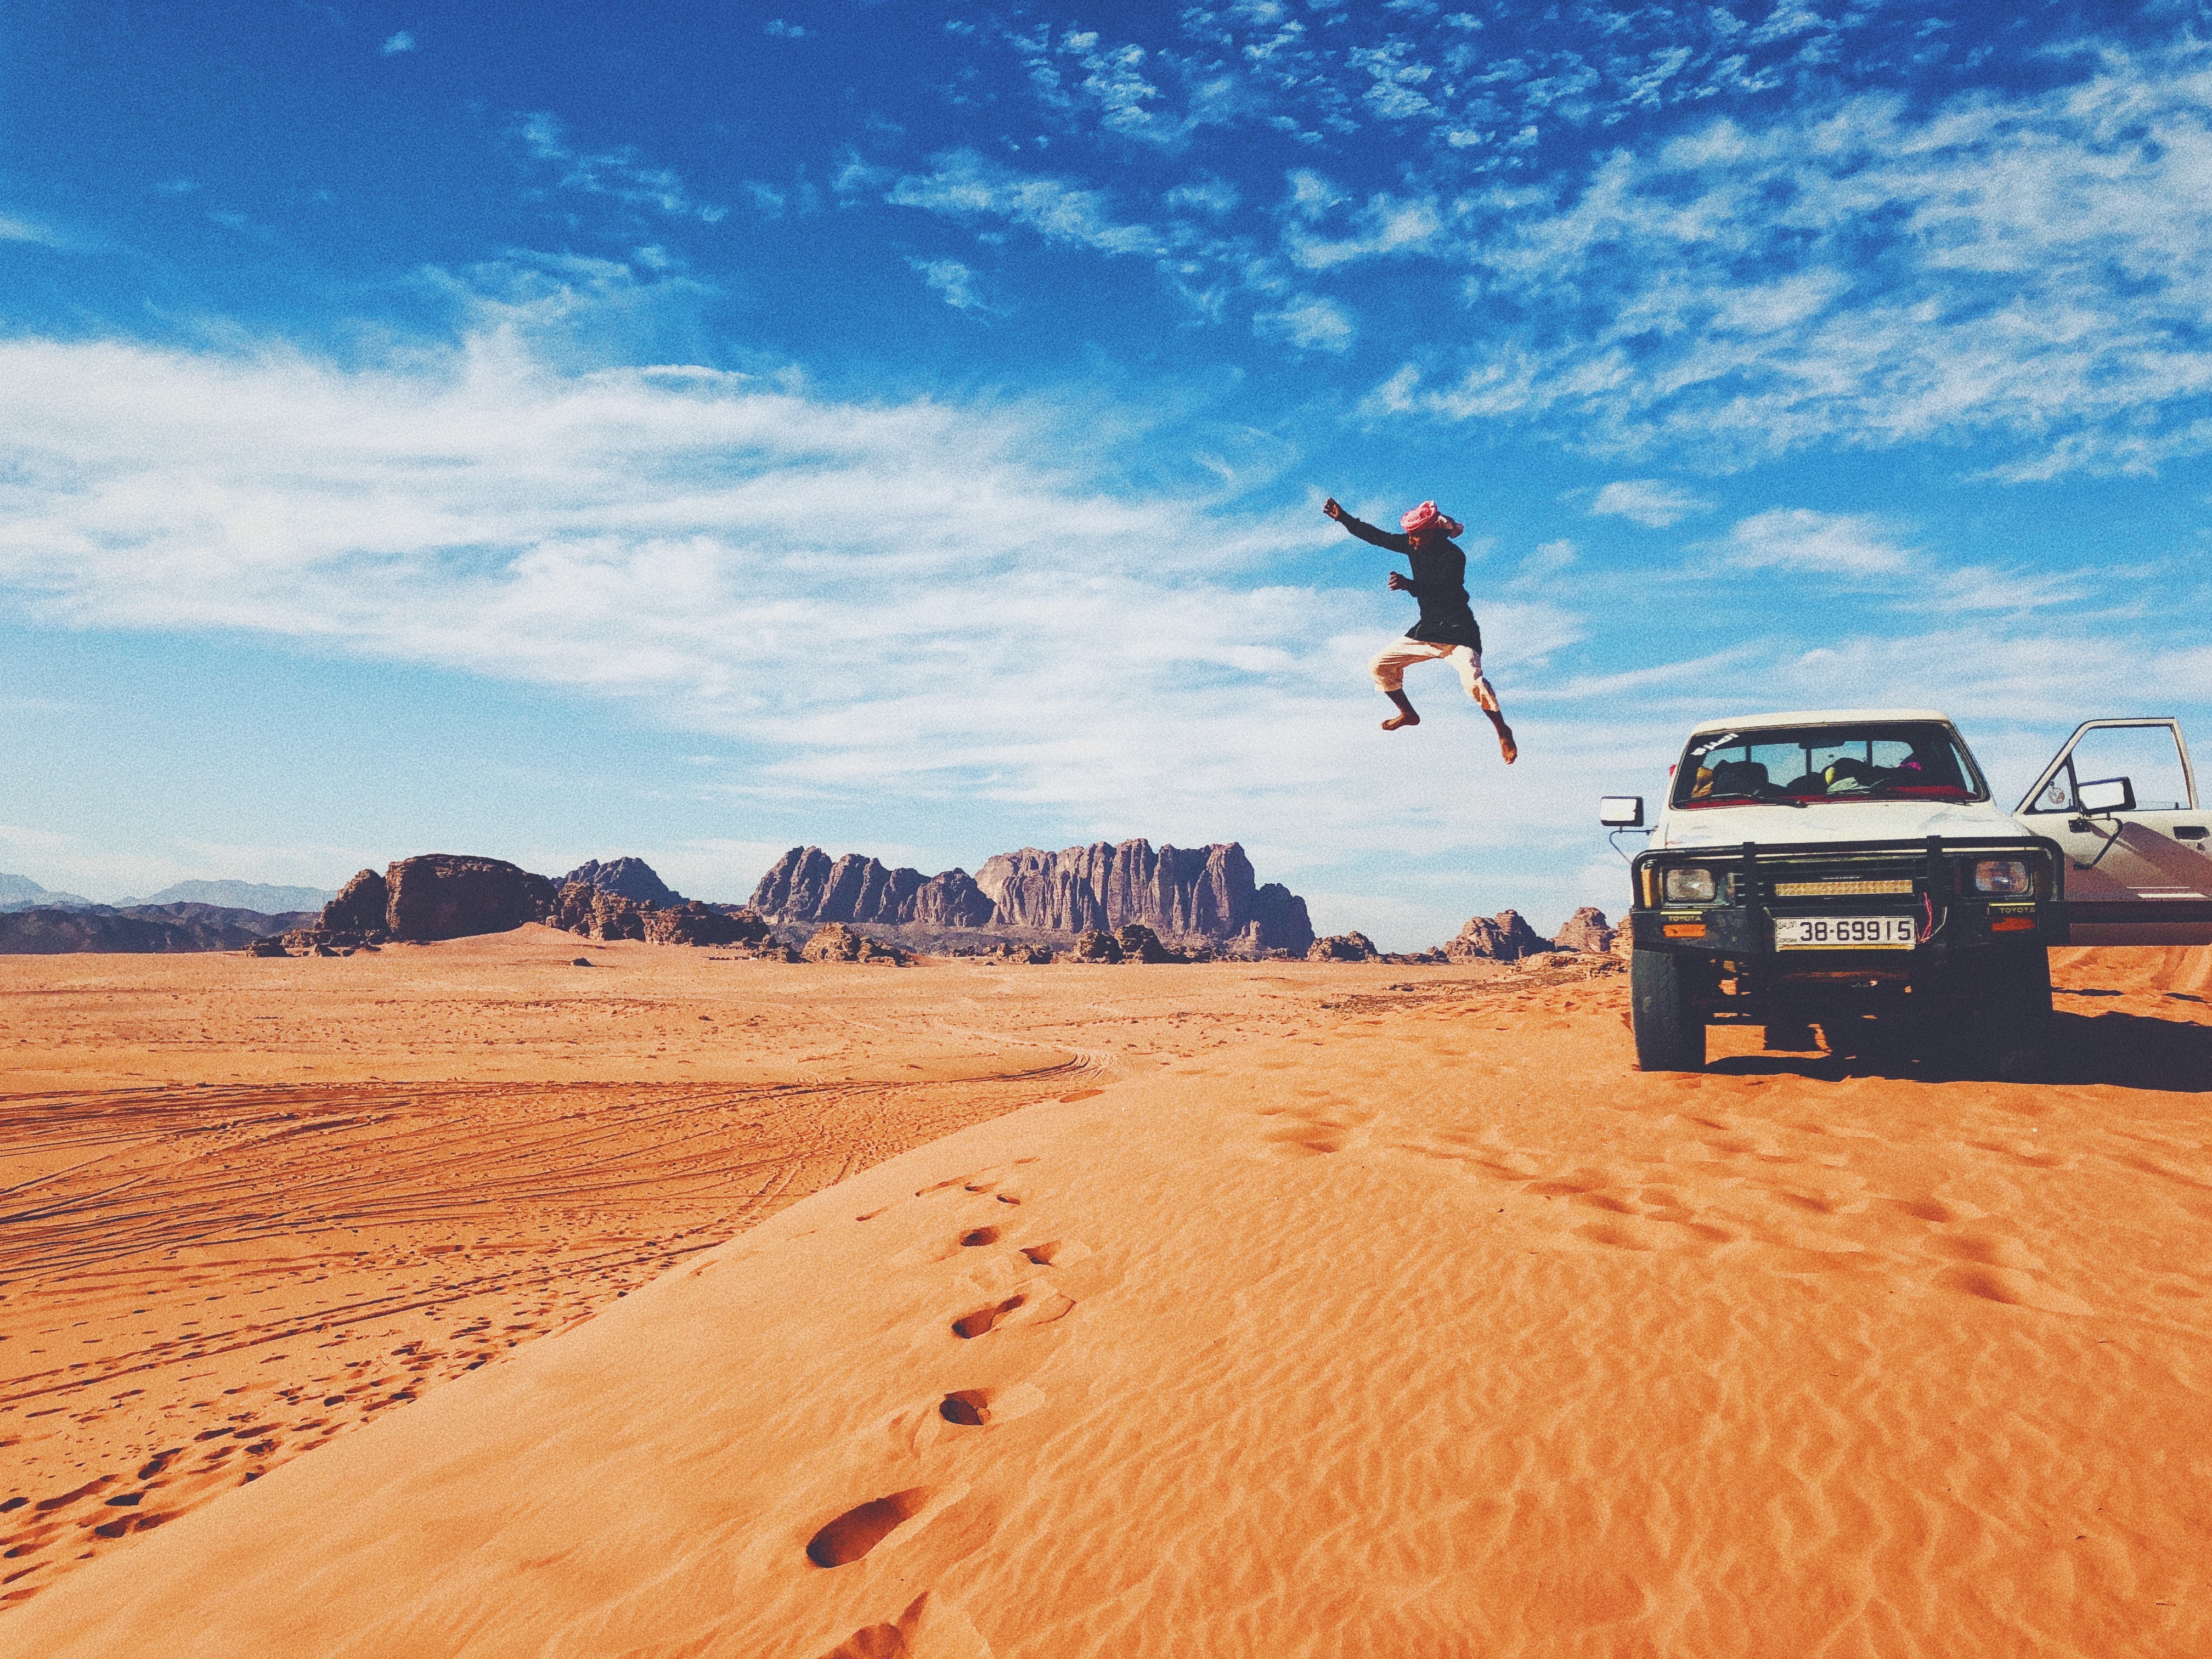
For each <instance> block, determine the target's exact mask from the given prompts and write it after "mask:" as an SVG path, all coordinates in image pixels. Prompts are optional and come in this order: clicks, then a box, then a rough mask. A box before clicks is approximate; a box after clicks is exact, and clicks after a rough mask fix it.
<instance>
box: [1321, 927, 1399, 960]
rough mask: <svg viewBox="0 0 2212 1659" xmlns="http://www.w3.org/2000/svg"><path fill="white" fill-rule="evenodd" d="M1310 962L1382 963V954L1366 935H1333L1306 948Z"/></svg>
mask: <svg viewBox="0 0 2212 1659" xmlns="http://www.w3.org/2000/svg"><path fill="white" fill-rule="evenodd" d="M1306 960H1307V961H1308V962H1380V961H1382V960H1383V953H1382V952H1381V951H1378V950H1376V948H1375V941H1374V940H1372V939H1369V938H1368V937H1367V935H1366V934H1364V933H1331V934H1330V935H1329V936H1328V938H1327V939H1316V940H1315V941H1314V942H1313V943H1312V944H1311V945H1308V946H1307V947H1306Z"/></svg>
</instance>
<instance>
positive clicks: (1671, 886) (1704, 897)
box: [1667, 865, 1713, 904]
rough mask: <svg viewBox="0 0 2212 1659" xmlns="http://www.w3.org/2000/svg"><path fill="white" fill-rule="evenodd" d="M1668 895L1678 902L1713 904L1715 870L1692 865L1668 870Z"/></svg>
mask: <svg viewBox="0 0 2212 1659" xmlns="http://www.w3.org/2000/svg"><path fill="white" fill-rule="evenodd" d="M1667 897H1668V900H1669V901H1670V902H1674V903H1676V904H1711V902H1713V872H1711V871H1710V870H1700V869H1699V868H1698V867H1697V866H1694V865H1692V866H1689V867H1687V868H1677V869H1673V870H1669V871H1668V872H1667Z"/></svg>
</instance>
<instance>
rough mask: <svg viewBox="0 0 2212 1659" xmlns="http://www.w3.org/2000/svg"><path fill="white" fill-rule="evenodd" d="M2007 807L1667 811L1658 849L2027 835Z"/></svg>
mask: <svg viewBox="0 0 2212 1659" xmlns="http://www.w3.org/2000/svg"><path fill="white" fill-rule="evenodd" d="M2032 833H2033V831H2030V830H2028V829H2023V828H2022V827H2021V823H2020V821H2019V820H2018V819H2017V818H2015V817H2013V816H2012V815H2011V814H2010V813H2009V812H2006V811H2001V810H1999V808H1998V807H1997V806H1996V804H1995V803H1994V802H1991V801H1925V800H1868V801H1822V802H1820V804H1818V805H1813V806H1808V807H1806V808H1805V809H1804V810H1803V811H1798V810H1797V809H1796V808H1795V807H1790V806H1704V807H1692V808H1691V809H1689V810H1687V811H1678V810H1675V809H1674V808H1668V809H1667V810H1665V811H1662V813H1661V815H1660V818H1659V823H1658V826H1657V833H1656V834H1655V835H1654V836H1652V837H1651V844H1652V845H1653V846H1654V847H1740V846H1741V845H1742V844H1743V843H1744V842H1747V841H1755V842H1758V843H1759V845H1760V846H1762V847H1796V846H1802V845H1807V844H1810V843H1816V842H1832V841H1922V840H1925V839H1926V838H1927V837H1928V836H1942V837H1944V838H1945V839H1947V840H1948V839H1950V838H1952V837H1963V836H2026V835H2029V834H2032Z"/></svg>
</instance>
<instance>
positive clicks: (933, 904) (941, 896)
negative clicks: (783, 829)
mask: <svg viewBox="0 0 2212 1659" xmlns="http://www.w3.org/2000/svg"><path fill="white" fill-rule="evenodd" d="M751 908H753V909H755V910H757V911H758V912H759V913H760V914H761V915H763V916H768V917H772V918H774V919H775V920H776V921H785V922H828V921H856V922H871V923H874V924H876V925H878V926H879V927H903V926H906V925H908V924H913V925H915V926H920V927H987V926H988V925H989V924H990V921H991V901H990V900H989V899H988V898H987V897H985V896H983V894H982V893H981V892H980V891H979V890H977V888H976V886H975V881H974V879H973V878H971V877H969V874H968V872H966V871H965V870H945V871H942V872H939V873H938V874H936V875H933V876H930V877H927V878H924V877H923V875H922V873H921V871H919V870H910V869H906V868H903V867H902V868H900V869H896V870H891V869H886V868H885V867H884V865H883V863H882V862H881V861H880V860H876V859H872V858H863V857H861V856H860V854H857V853H848V854H846V855H845V856H844V857H843V858H841V859H838V860H836V861H835V862H832V861H831V860H830V858H829V854H826V853H824V852H823V850H822V849H821V848H818V847H794V848H792V849H791V850H790V851H789V852H788V853H786V854H784V855H783V856H782V857H781V858H780V859H778V860H776V861H775V865H774V866H773V867H771V868H770V869H769V872H768V873H767V874H766V875H764V876H763V877H762V878H760V884H759V885H758V886H757V887H756V888H754V889H753V896H752V904H751Z"/></svg>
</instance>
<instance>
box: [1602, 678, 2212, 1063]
mask: <svg viewBox="0 0 2212 1659" xmlns="http://www.w3.org/2000/svg"><path fill="white" fill-rule="evenodd" d="M1599 816H1600V818H1601V821H1602V822H1603V823H1606V824H1607V825H1608V826H1610V827H1611V828H1613V829H1614V830H1616V831H1622V830H1628V829H1644V802H1643V799H1642V798H1641V797H1638V796H1608V797H1607V799H1606V801H1605V803H1604V805H1603V807H1602V808H1601V811H1600V814H1599ZM2208 829H2212V813H2208V812H2207V811H2204V810H2203V808H2202V807H2200V806H2199V805H2198V804H2197V781H2196V776H2195V774H2194V773H2193V772H2192V771H2191V769H2190V764H2189V750H2188V746H2187V744H2185V742H2184V740H2183V738H2182V734H2181V725H2180V722H2179V721H2178V720H2167V719H2136V720H2090V721H2087V722H2086V723H2084V724H2083V725H2082V726H2080V727H2079V728H2077V729H2076V730H2075V732H2074V735H2073V736H2072V737H2071V738H2068V739H2067V741H2066V744H2065V746H2064V747H2063V748H2062V749H2061V750H2059V751H2058V753H2057V757H2055V758H2054V759H2053V760H2052V761H2051V763H2050V764H2049V765H2048V766H2046V767H2045V768H2044V769H2043V772H2042V774H2041V775H2040V776H2039V777H2038V778H2037V779H2036V781H2035V786H2034V787H2033V788H2032V789H2030V790H2029V791H2028V792H2027V796H2026V797H2025V798H2024V799H2022V800H2021V803H2020V804H2019V805H2017V806H2015V807H2014V808H2013V809H2012V810H2011V811H2009V812H2008V811H2004V810H2003V809H2002V808H2001V807H1999V806H1998V805H1996V803H1995V802H1994V801H1993V800H1991V799H1990V787H1989V784H1988V783H1987V781H1985V780H1984V776H1983V775H1982V769H1981V768H1980V766H1979V765H1978V764H1977V763H1976V762H1975V760H1974V757H1973V753H1972V750H1969V749H1968V748H1967V747H1966V740H1965V739H1964V738H1961V737H1960V735H1959V732H1958V728H1957V727H1956V726H1954V725H1953V724H1952V722H1951V721H1950V720H1949V719H1948V718H1947V717H1946V716H1944V715H1942V714H1938V713H1936V711H1934V710H1932V709H1922V708H1881V709H1823V710H1819V711H1814V712H1810V713H1799V714H1750V715H1743V716H1740V717H1737V718H1734V719H1729V720H1707V721H1705V723H1704V724H1702V725H1700V726H1699V727H1698V728H1697V729H1696V730H1695V731H1694V732H1692V733H1691V734H1690V738H1689V742H1688V743H1687V744H1686V745H1685V746H1684V748H1683V750H1682V757H1681V759H1680V761H1679V762H1678V763H1676V764H1675V766H1674V768H1673V769H1672V772H1671V781H1670V784H1669V787H1668V793H1667V796H1666V799H1665V800H1664V802H1663V803H1662V805H1661V806H1660V809H1659V811H1658V814H1657V817H1656V818H1655V819H1654V821H1653V823H1652V824H1651V825H1650V829H1649V832H1648V833H1649V834H1650V837H1651V839H1650V845H1649V846H1648V847H1647V848H1645V850H1644V851H1643V852H1642V853H1640V854H1638V855H1637V856H1636V857H1635V858H1634V859H1633V860H1632V863H1631V876H1630V880H1631V884H1632V888H1633V895H1632V904H1631V909H1630V923H1629V925H1630V927H1631V928H1632V930H1633V943H1634V945H1635V950H1634V952H1633V955H1632V957H1631V959H1630V963H1631V974H1630V994H1631V1000H1632V1006H1633V1019H1634V1024H1635V1029H1636V1056H1637V1061H1638V1064H1639V1065H1640V1066H1642V1067H1643V1068H1644V1070H1645V1071H1692V1070H1695V1069H1697V1068H1699V1067H1700V1066H1703V1065H1704V1064H1705V1027H1706V1026H1707V1025H1709V1024H1758V1025H1764V1026H1765V1027H1766V1028H1767V1029H1766V1041H1767V1046H1768V1047H1770V1048H1783V1049H1787V1048H1809V1047H1811V1046H1812V1033H1811V1030H1810V1028H1811V1027H1812V1026H1813V1025H1814V1024H1818V1025H1820V1028H1821V1031H1822V1034H1823V1036H1825V1037H1826V1046H1827V1047H1828V1048H1830V1049H1831V1050H1832V1051H1835V1052H1838V1053H1852V1052H1857V1051H1859V1050H1861V1049H1863V1048H1865V1047H1868V1046H1869V1045H1870V1044H1872V1043H1873V1042H1875V1041H1876V1040H1877V1039H1878V1038H1879V1037H1880V1036H1881V1035H1882V1034H1885V1033H1887V1034H1889V1035H1891V1036H1913V1037H1917V1039H1918V1042H1919V1044H1920V1045H1921V1046H1922V1047H1923V1048H1931V1049H1934V1050H1936V1051H1938V1052H1942V1053H1946V1054H1952V1055H1954V1056H1960V1057H1969V1056H1971V1057H1972V1058H1973V1059H1974V1060H1977V1061H1979V1062H1985V1063H1990V1064H1994V1065H1996V1066H1998V1067H1999V1068H2000V1069H2002V1070H2008V1071H2010V1070H2017V1069H2018V1068H2019V1067H2020V1066H2023V1065H2024V1064H2027V1063H2029V1062H2030V1061H2031V1060H2032V1057H2033V1054H2035V1052H2036V1051H2037V1050H2038V1049H2039V1047H2040V1046H2041V1042H2042V1038H2043V1035H2044V1032H2045V1028H2046V1027H2047V1026H2048V1024H2049V1023H2050V1019H2051V969H2050V958H2049V951H2050V947H2051V946H2052V945H2068V944H2073V945H2199V944H2205V943H2212V837H2208V835H2207V830H2208Z"/></svg>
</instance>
